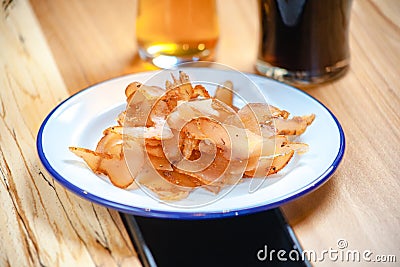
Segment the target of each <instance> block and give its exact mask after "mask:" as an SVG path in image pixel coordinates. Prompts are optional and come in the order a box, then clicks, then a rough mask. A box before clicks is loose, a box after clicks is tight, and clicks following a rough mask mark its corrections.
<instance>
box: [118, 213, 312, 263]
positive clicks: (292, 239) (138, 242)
mask: <svg viewBox="0 0 400 267" xmlns="http://www.w3.org/2000/svg"><path fill="white" fill-rule="evenodd" d="M121 218H122V220H123V222H124V224H125V226H126V228H127V231H128V233H129V235H130V237H131V239H132V242H133V244H134V246H135V248H136V250H137V252H138V255H139V258H140V260H141V262H142V264H143V266H159V267H164V266H177V267H178V266H311V265H310V263H309V262H308V261H307V259H304V258H303V257H302V249H301V247H300V244H299V242H298V240H297V238H296V236H295V235H294V233H293V231H292V229H291V227H290V226H289V224H288V223H287V222H286V220H285V218H284V216H283V214H282V212H281V211H280V209H279V208H275V209H272V210H268V211H263V212H259V213H254V214H249V215H243V216H236V217H230V218H221V219H205V220H176V219H158V218H148V217H139V216H133V215H129V214H124V213H121Z"/></svg>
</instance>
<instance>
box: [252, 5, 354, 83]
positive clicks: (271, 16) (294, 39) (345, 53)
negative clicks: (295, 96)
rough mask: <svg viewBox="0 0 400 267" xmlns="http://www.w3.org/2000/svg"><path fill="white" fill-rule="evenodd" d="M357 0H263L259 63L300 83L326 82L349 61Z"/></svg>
mask: <svg viewBox="0 0 400 267" xmlns="http://www.w3.org/2000/svg"><path fill="white" fill-rule="evenodd" d="M351 5H352V0H260V7H261V9H260V12H261V13H260V16H261V18H260V19H261V30H260V46H259V54H258V60H257V64H256V69H257V71H258V72H259V73H261V74H263V75H266V76H268V77H270V78H274V79H277V80H281V81H284V82H288V83H291V84H295V85H307V84H315V83H321V82H325V81H328V80H331V79H333V78H337V77H340V76H341V75H343V74H344V73H345V72H346V70H347V69H348V66H349V60H350V52H349V21H350V11H351Z"/></svg>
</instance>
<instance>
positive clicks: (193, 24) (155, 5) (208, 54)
mask: <svg viewBox="0 0 400 267" xmlns="http://www.w3.org/2000/svg"><path fill="white" fill-rule="evenodd" d="M136 36H137V41H138V45H139V54H140V56H141V57H142V58H144V59H147V60H151V61H152V62H153V63H154V64H155V65H158V66H160V67H168V65H175V64H178V63H180V62H185V61H192V60H210V59H212V58H213V56H214V52H215V48H216V45H217V41H218V36H219V29H218V17H217V8H216V3H215V0H200V1H199V0H139V4H138V16H137V20H136Z"/></svg>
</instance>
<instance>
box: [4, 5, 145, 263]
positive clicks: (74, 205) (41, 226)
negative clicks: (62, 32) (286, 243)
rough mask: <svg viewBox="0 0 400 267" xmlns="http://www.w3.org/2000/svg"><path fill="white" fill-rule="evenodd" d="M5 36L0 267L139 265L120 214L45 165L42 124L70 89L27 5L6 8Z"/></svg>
mask: <svg viewBox="0 0 400 267" xmlns="http://www.w3.org/2000/svg"><path fill="white" fill-rule="evenodd" d="M0 32H1V34H0V47H1V49H0V72H1V75H0V88H1V89H0V202H1V208H0V225H1V227H0V266H77V265H79V266H121V265H125V266H140V262H139V261H138V259H137V256H136V253H135V251H134V249H133V247H132V244H131V242H130V240H129V237H128V236H127V234H126V231H125V228H124V227H123V225H122V223H121V219H120V218H119V215H118V213H116V212H115V211H112V210H108V209H106V208H103V207H100V206H97V205H94V204H92V203H91V202H88V201H86V200H82V199H80V198H78V197H77V196H75V195H74V194H71V193H70V192H67V191H66V189H64V188H63V187H62V186H60V185H58V184H57V183H55V182H54V180H53V179H52V178H51V177H50V176H49V174H47V173H46V172H45V171H44V169H43V167H42V166H41V164H40V162H39V158H38V156H37V152H36V147H35V139H36V134H37V132H38V129H39V126H40V124H41V122H42V121H43V119H44V118H45V116H46V115H47V113H49V112H50V110H51V109H52V108H54V105H56V104H57V103H59V102H60V101H61V100H62V99H64V98H66V97H67V96H68V91H67V88H66V86H65V84H64V83H63V80H62V77H61V76H60V73H59V71H58V69H57V66H56V63H55V61H54V59H53V57H52V54H51V52H50V49H49V47H48V45H47V43H46V41H45V38H44V36H43V34H42V32H41V30H40V27H39V24H38V22H37V20H36V17H35V16H34V14H33V12H32V10H31V7H30V6H29V3H28V2H27V1H13V2H10V3H9V4H7V5H5V4H4V2H3V6H2V8H1V11H0Z"/></svg>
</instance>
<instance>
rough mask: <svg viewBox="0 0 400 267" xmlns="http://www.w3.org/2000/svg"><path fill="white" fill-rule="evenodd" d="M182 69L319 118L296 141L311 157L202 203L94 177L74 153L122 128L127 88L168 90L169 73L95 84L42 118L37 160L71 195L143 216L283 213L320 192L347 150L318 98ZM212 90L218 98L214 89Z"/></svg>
mask: <svg viewBox="0 0 400 267" xmlns="http://www.w3.org/2000/svg"><path fill="white" fill-rule="evenodd" d="M184 71H185V72H186V73H187V74H188V75H189V76H190V78H191V80H192V81H194V80H196V79H197V80H199V79H201V80H205V81H216V82H220V83H222V82H223V81H225V80H231V81H232V82H233V84H234V87H235V91H237V92H238V94H239V95H241V96H244V98H245V99H246V100H249V101H252V102H262V101H264V100H262V101H260V99H259V98H260V96H259V95H257V94H252V93H251V92H250V91H249V90H248V89H247V87H248V85H245V84H244V80H248V81H250V82H251V83H253V84H255V85H257V87H258V88H259V92H260V94H261V95H262V97H264V98H265V99H266V101H268V103H270V104H272V105H274V106H277V107H279V108H281V109H285V110H287V111H289V112H290V113H291V114H292V115H294V116H295V115H306V114H310V113H314V114H315V115H316V118H315V120H314V122H313V124H312V125H311V126H309V127H308V129H307V130H306V132H305V133H304V134H302V135H301V136H300V137H299V138H298V139H297V140H296V141H299V142H304V143H307V144H308V145H309V147H310V148H309V151H308V152H307V153H305V154H302V155H296V157H295V158H294V159H292V160H291V161H290V163H289V164H288V165H287V166H286V167H285V168H284V169H283V170H282V171H280V172H279V173H278V174H275V175H272V176H269V177H267V178H266V179H265V181H263V183H260V184H259V186H258V187H257V188H256V189H255V190H249V186H250V183H251V179H246V181H244V182H242V183H240V184H238V185H236V186H234V187H232V188H231V189H230V190H228V191H226V192H224V190H222V192H220V193H219V194H221V197H217V198H215V200H214V201H211V202H207V203H203V204H202V205H191V203H196V201H197V200H199V199H204V197H205V196H206V195H207V194H208V195H209V194H213V193H211V192H208V191H206V190H204V189H196V190H195V191H193V192H192V193H190V195H189V197H188V198H187V199H184V200H181V201H179V202H178V203H172V204H171V203H164V202H162V201H159V200H157V199H156V198H154V197H150V196H149V194H148V193H146V192H145V190H141V189H140V188H139V189H135V190H124V189H120V188H117V187H115V186H113V185H112V184H111V183H110V182H109V180H108V179H105V178H104V177H100V176H98V175H96V174H94V173H93V172H92V171H91V170H90V169H89V168H88V167H87V166H86V164H85V163H84V162H83V160H81V159H80V158H78V157H77V156H75V155H74V154H73V153H71V152H70V151H69V149H68V147H70V146H79V147H85V148H89V149H93V150H94V149H95V147H96V144H97V142H98V141H99V140H100V138H101V136H102V132H103V130H104V129H106V128H107V127H109V126H112V125H116V124H117V123H116V118H117V116H118V114H119V113H120V112H121V111H123V110H124V109H125V107H126V102H125V101H126V100H125V99H126V98H125V94H124V92H125V88H126V86H127V85H128V84H129V83H131V82H133V81H140V82H146V81H149V82H148V83H147V84H149V85H157V86H160V87H163V85H164V82H165V79H169V77H168V76H166V73H161V74H160V72H146V73H138V74H132V75H127V76H123V77H119V78H115V79H112V80H108V81H105V82H102V83H99V84H96V85H93V86H91V87H89V88H87V89H85V90H83V91H81V92H79V93H77V94H75V95H73V96H71V97H70V98H68V99H67V100H65V101H64V102H62V103H61V104H59V105H58V106H57V107H56V108H55V109H54V110H53V111H52V112H51V113H50V114H49V115H48V116H47V118H46V119H45V120H44V122H43V124H42V126H41V127H40V130H39V133H38V137H37V149H38V154H39V157H40V159H41V161H42V163H43V165H44V167H45V168H46V169H47V171H48V172H49V173H50V174H51V175H52V176H53V177H54V178H55V179H56V180H57V181H58V182H59V183H61V184H62V185H63V186H65V187H66V188H68V189H69V190H70V191H72V192H74V193H76V194H78V195H79V196H81V197H83V198H86V199H88V200H90V201H93V202H95V203H98V204H101V205H104V206H106V207H109V208H113V209H116V210H119V211H122V212H125V213H131V214H135V215H140V216H148V217H159V218H179V219H205V218H217V217H228V216H237V215H243V214H249V213H253V212H259V211H262V210H267V209H271V208H274V207H278V206H280V205H282V204H284V203H287V202H289V201H292V200H294V199H296V198H299V197H300V196H302V195H304V194H306V193H309V192H311V191H313V190H315V189H317V188H318V187H319V186H320V185H322V184H323V183H324V182H326V181H327V180H328V178H329V177H330V176H331V175H332V174H333V173H334V171H335V170H336V168H337V167H338V165H339V163H340V161H341V160H342V157H343V153H344V149H345V138H344V134H343V130H342V128H341V126H340V124H339V122H338V120H337V119H336V118H335V116H334V115H333V114H332V113H331V112H330V111H329V110H328V109H327V108H326V107H325V106H324V105H322V104H321V103H320V102H318V101H317V100H316V99H314V98H313V97H311V96H309V95H308V94H306V93H304V92H303V91H301V90H298V89H296V88H294V87H290V86H288V85H285V84H283V83H280V82H276V81H273V80H270V79H267V78H264V77H261V76H257V75H252V74H242V73H239V72H234V71H225V70H216V69H209V68H187V69H184ZM168 75H169V74H168ZM152 77H153V78H152ZM154 77H156V78H154ZM149 79H150V80H149ZM206 87H207V86H206ZM207 89H209V88H207ZM209 90H210V92H211V93H212V91H213V89H212V88H210V89H209ZM252 97H253V98H254V99H252ZM235 104H236V105H238V106H239V107H240V106H241V105H243V102H241V100H240V99H235Z"/></svg>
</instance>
